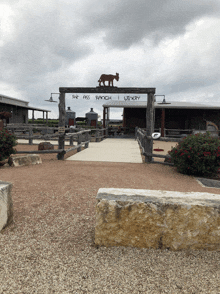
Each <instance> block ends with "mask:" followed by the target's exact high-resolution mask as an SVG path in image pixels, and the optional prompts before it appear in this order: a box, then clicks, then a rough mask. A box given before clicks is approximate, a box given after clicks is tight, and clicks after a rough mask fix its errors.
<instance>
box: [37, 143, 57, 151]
mask: <svg viewBox="0 0 220 294" xmlns="http://www.w3.org/2000/svg"><path fill="white" fill-rule="evenodd" d="M38 150H54V146H53V144H51V143H50V142H41V143H40V144H39V145H38Z"/></svg>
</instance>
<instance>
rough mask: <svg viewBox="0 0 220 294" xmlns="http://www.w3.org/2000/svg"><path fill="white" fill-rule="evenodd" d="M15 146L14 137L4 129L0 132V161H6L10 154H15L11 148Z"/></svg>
mask: <svg viewBox="0 0 220 294" xmlns="http://www.w3.org/2000/svg"><path fill="white" fill-rule="evenodd" d="M16 145H17V142H16V137H15V135H13V134H10V133H9V132H8V131H7V130H5V129H3V130H2V131H0V161H3V160H5V159H7V158H8V157H9V156H10V155H11V154H15V153H16V150H15V149H14V148H13V147H14V146H16Z"/></svg>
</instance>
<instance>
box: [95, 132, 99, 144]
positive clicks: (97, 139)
mask: <svg viewBox="0 0 220 294" xmlns="http://www.w3.org/2000/svg"><path fill="white" fill-rule="evenodd" d="M98 137H99V130H98V129H96V131H95V141H96V142H99V138H98Z"/></svg>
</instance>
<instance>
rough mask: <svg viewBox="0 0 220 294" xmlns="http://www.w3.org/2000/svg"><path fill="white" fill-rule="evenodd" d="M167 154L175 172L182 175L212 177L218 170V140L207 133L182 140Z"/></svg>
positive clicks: (219, 163)
mask: <svg viewBox="0 0 220 294" xmlns="http://www.w3.org/2000/svg"><path fill="white" fill-rule="evenodd" d="M169 154H170V156H171V162H173V163H174V166H176V167H177V171H178V172H180V173H183V174H187V175H196V176H213V175H216V174H217V172H218V169H219V168H220V140H219V139H218V138H215V137H211V136H210V134H209V133H208V132H207V133H205V134H196V135H189V136H187V137H185V138H183V140H181V141H180V142H179V143H178V145H177V146H176V147H174V148H172V150H171V151H169Z"/></svg>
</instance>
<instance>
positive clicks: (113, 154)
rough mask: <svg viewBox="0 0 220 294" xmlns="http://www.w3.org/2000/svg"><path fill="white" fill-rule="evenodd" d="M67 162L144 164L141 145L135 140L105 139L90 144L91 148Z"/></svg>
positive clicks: (71, 157) (69, 158)
mask: <svg viewBox="0 0 220 294" xmlns="http://www.w3.org/2000/svg"><path fill="white" fill-rule="evenodd" d="M66 160H75V161H108V162H130V163H142V158H141V153H140V149H139V145H138V142H137V141H135V139H105V140H103V141H101V142H97V143H95V142H90V143H89V148H87V149H84V150H83V151H81V152H78V153H76V154H75V155H73V156H70V157H68V158H67V159H66Z"/></svg>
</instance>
